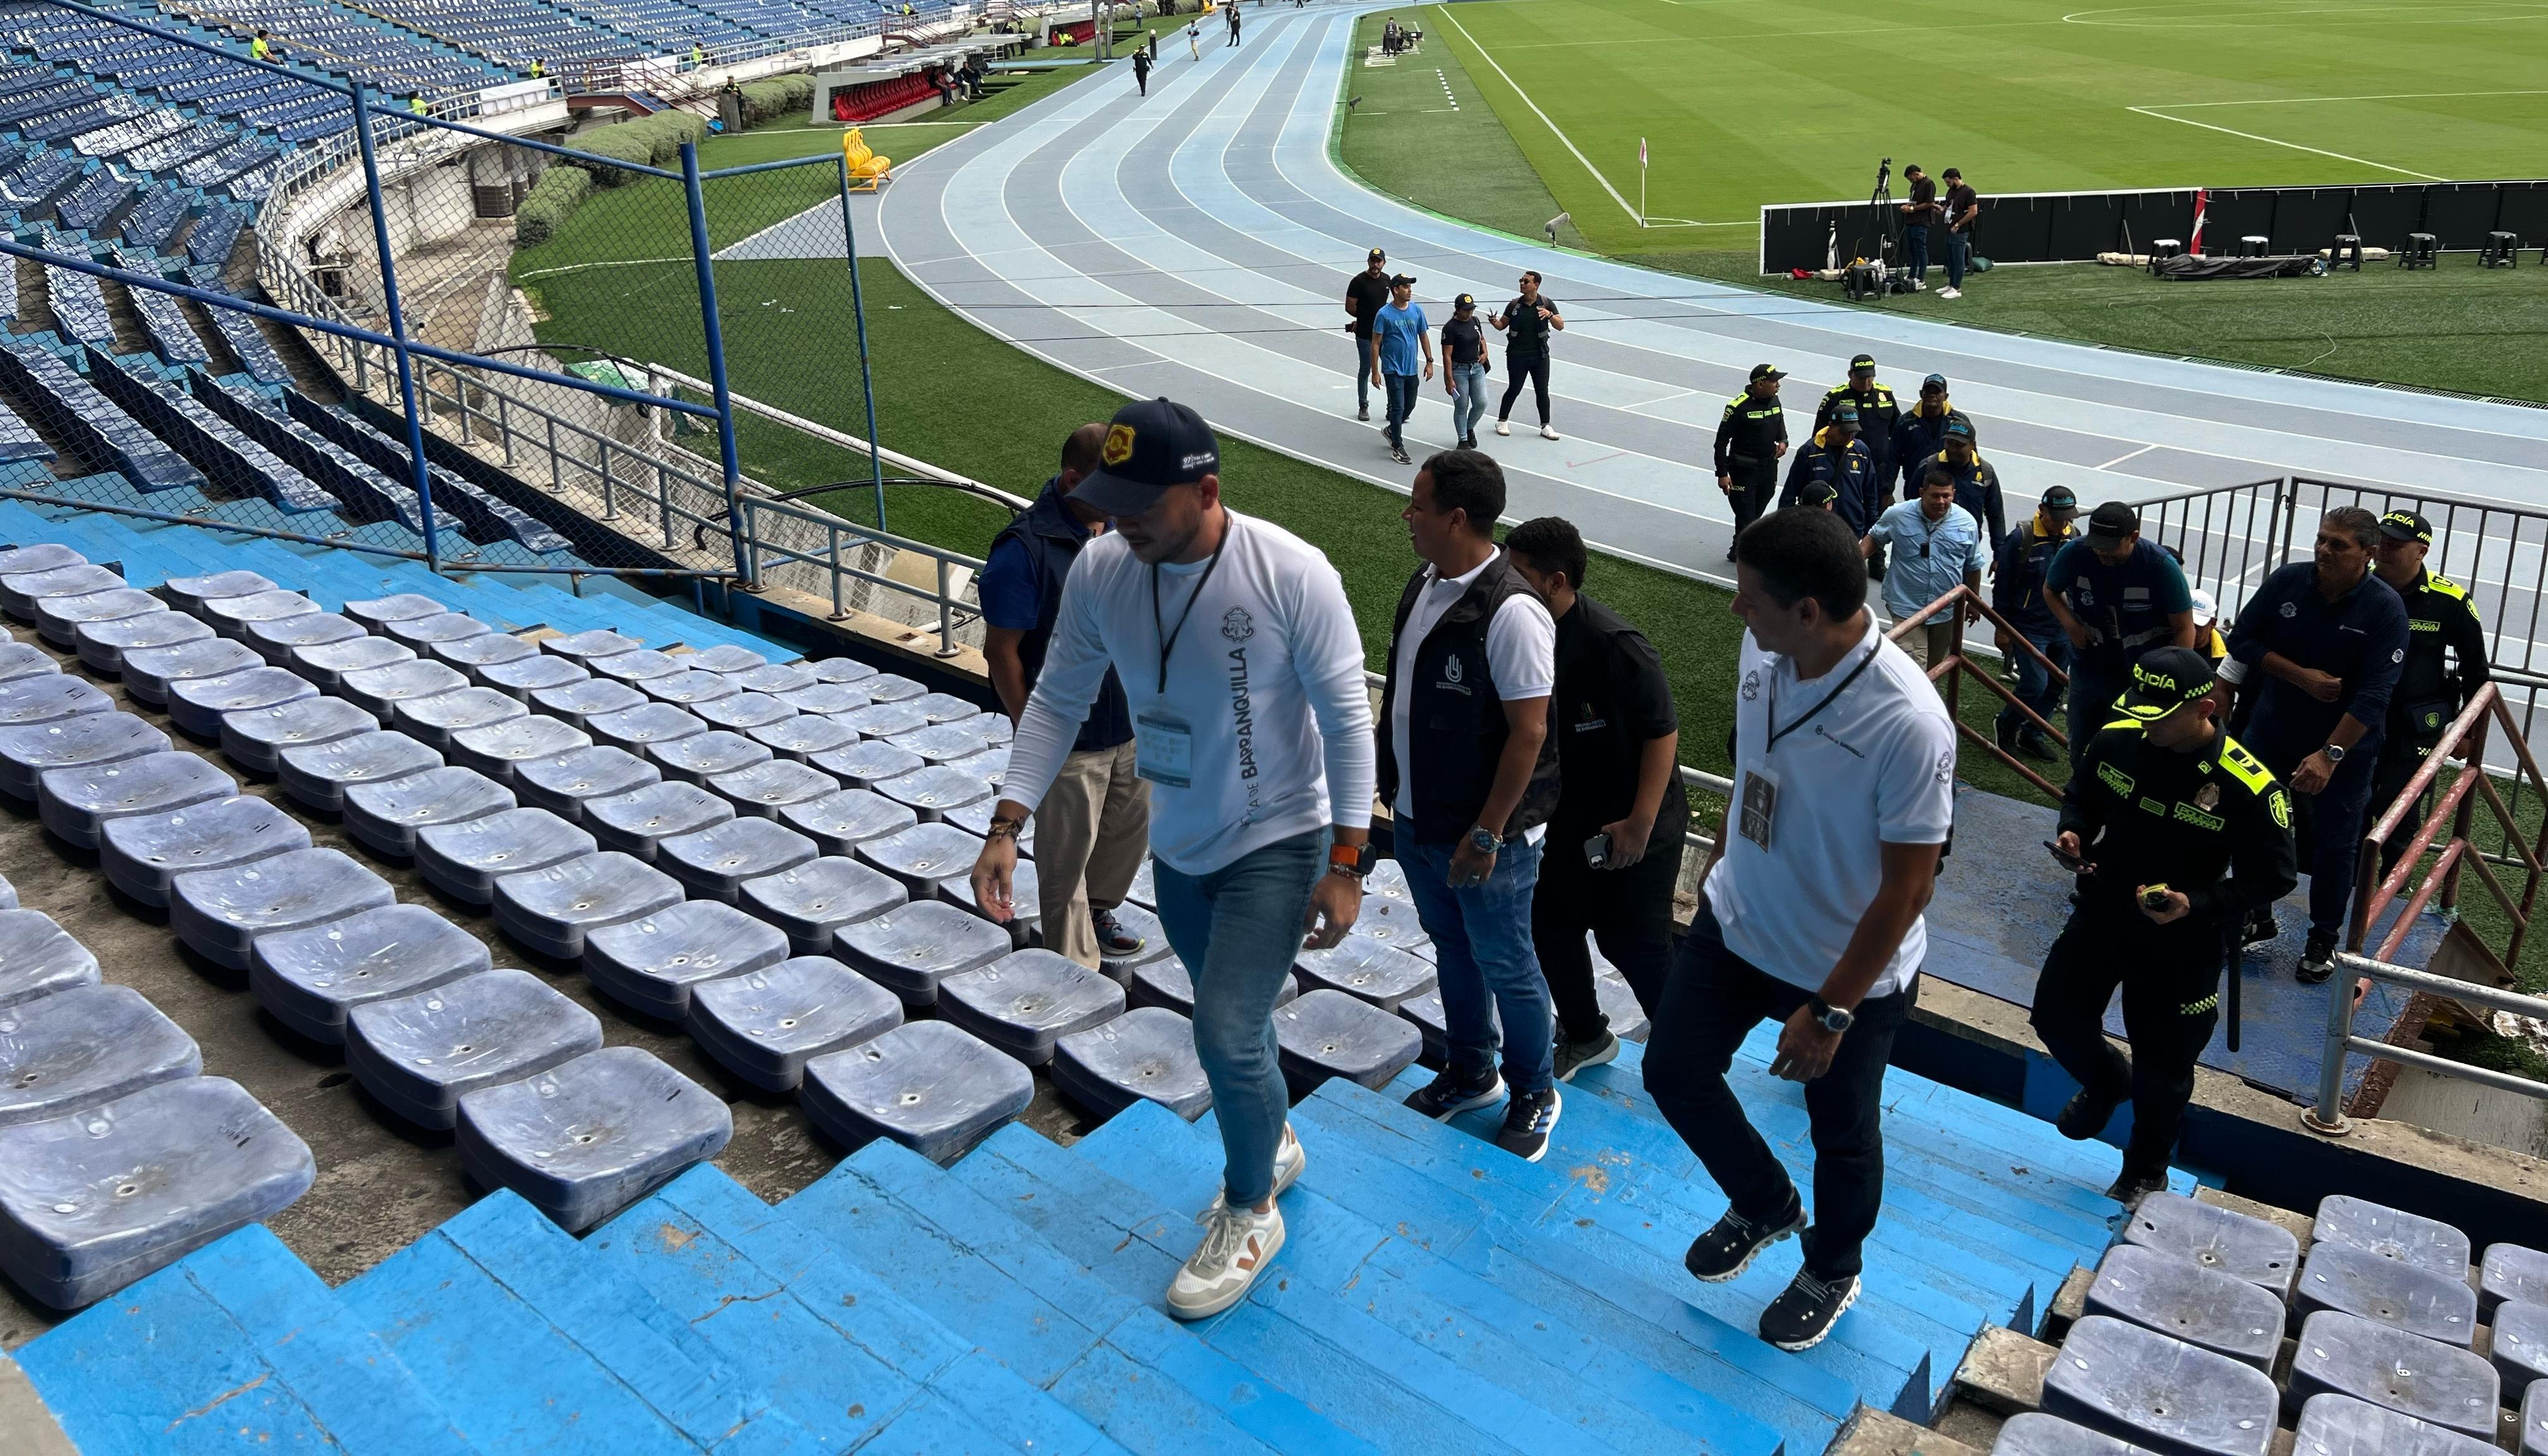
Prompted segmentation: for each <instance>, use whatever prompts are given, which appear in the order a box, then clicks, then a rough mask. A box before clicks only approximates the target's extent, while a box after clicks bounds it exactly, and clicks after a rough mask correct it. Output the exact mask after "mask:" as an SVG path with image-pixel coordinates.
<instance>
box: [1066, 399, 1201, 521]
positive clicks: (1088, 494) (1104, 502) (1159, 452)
mask: <svg viewBox="0 0 2548 1456" xmlns="http://www.w3.org/2000/svg"><path fill="white" fill-rule="evenodd" d="M1220 470H1221V443H1220V442H1219V441H1218V440H1216V439H1214V438H1213V434H1212V426H1211V425H1208V424H1206V423H1204V422H1203V416H1202V415H1200V414H1197V413H1196V412H1194V411H1193V410H1192V409H1187V408H1186V407H1185V406H1183V405H1180V404H1177V403H1176V402H1174V401H1172V400H1136V401H1134V402H1133V403H1132V404H1130V405H1127V406H1125V407H1124V408H1123V409H1118V410H1116V411H1115V417H1114V418H1113V419H1112V420H1110V421H1108V422H1107V425H1106V443H1105V444H1103V445H1101V446H1099V447H1098V451H1097V469H1096V470H1095V471H1093V472H1091V473H1090V474H1089V476H1088V478H1087V479H1086V480H1083V481H1081V482H1080V483H1079V485H1078V488H1077V489H1075V490H1073V491H1072V492H1071V493H1070V499H1071V500H1076V501H1078V502H1079V503H1081V504H1082V505H1085V506H1087V507H1089V508H1090V509H1092V510H1098V511H1102V512H1104V513H1105V514H1108V515H1138V514H1140V513H1141V512H1142V511H1144V510H1147V509H1149V508H1150V506H1151V505H1152V503H1154V502H1155V501H1157V500H1158V499H1159V497H1160V496H1161V495H1163V494H1165V493H1166V491H1167V489H1168V488H1169V487H1170V486H1183V485H1191V484H1193V483H1194V482H1196V481H1199V480H1202V479H1203V478H1204V477H1205V476H1208V475H1216V474H1218V473H1219V472H1220Z"/></svg>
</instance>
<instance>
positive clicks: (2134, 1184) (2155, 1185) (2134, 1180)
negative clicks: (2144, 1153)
mask: <svg viewBox="0 0 2548 1456" xmlns="http://www.w3.org/2000/svg"><path fill="white" fill-rule="evenodd" d="M2166 1187H2167V1172H2166V1170H2165V1169H2161V1170H2160V1171H2158V1172H2155V1173H2140V1172H2135V1171H2134V1170H2133V1169H2131V1168H2126V1169H2124V1171H2123V1173H2122V1175H2121V1176H2119V1177H2118V1178H2116V1179H2115V1181H2114V1183H2113V1184H2112V1185H2111V1186H2109V1187H2108V1188H2107V1189H2106V1196H2107V1197H2108V1198H2111V1199H2113V1200H2114V1201H2115V1202H2117V1203H2119V1204H2122V1205H2123V1206H2124V1207H2125V1208H2126V1209H2130V1208H2132V1207H2133V1206H2134V1205H2135V1204H2138V1203H2139V1202H2140V1201H2141V1197H2142V1195H2144V1194H2150V1193H2158V1192H2162V1191H2164V1190H2165V1189H2166Z"/></svg>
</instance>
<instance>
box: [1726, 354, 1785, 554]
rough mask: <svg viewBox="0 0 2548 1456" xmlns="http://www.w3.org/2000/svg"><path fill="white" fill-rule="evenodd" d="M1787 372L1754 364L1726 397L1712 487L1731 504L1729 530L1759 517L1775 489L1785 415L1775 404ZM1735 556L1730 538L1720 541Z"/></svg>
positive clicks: (1782, 452) (1737, 530)
mask: <svg viewBox="0 0 2548 1456" xmlns="http://www.w3.org/2000/svg"><path fill="white" fill-rule="evenodd" d="M1786 377H1787V372H1786V371H1785V370H1783V369H1779V368H1777V367H1775V366H1774V365H1769V364H1755V365H1753V366H1752V379H1751V382H1750V383H1749V384H1746V385H1745V386H1744V387H1743V393H1741V394H1739V395H1736V396H1735V397H1734V398H1733V399H1731V400H1729V401H1727V402H1726V405H1725V412H1724V413H1723V414H1722V415H1720V416H1718V418H1717V421H1716V489H1718V490H1720V491H1723V492H1724V493H1725V499H1726V501H1727V503H1729V504H1731V505H1732V506H1733V507H1734V534H1735V535H1737V536H1739V535H1741V534H1743V528H1744V527H1745V526H1748V525H1750V524H1752V522H1753V521H1754V520H1756V519H1758V518H1759V517H1760V514H1761V512H1762V511H1763V510H1764V509H1766V508H1767V507H1768V506H1769V503H1770V496H1771V493H1772V492H1774V491H1775V490H1777V488H1778V461H1779V460H1781V459H1782V458H1784V457H1785V455H1786V453H1787V415H1786V411H1785V410H1784V409H1782V408H1781V407H1780V406H1779V404H1778V381H1780V380H1782V379H1784V378H1786ZM1725 559H1726V560H1727V561H1732V560H1733V559H1734V543H1733V541H1731V540H1728V541H1727V542H1726V543H1725Z"/></svg>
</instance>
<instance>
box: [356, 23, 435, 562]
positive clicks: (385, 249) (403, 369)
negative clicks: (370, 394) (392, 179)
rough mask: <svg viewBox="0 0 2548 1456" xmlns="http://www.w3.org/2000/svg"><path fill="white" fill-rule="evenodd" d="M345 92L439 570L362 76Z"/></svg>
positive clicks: (418, 487) (422, 508) (431, 555)
mask: <svg viewBox="0 0 2548 1456" xmlns="http://www.w3.org/2000/svg"><path fill="white" fill-rule="evenodd" d="M345 85H346V88H347V91H348V94H349V95H351V96H352V98H353V103H354V144H355V145H356V146H358V147H360V148H361V149H362V156H363V191H364V193H365V194H366V195H367V196H368V197H369V198H370V200H371V204H372V250H373V251H374V252H375V253H377V254H379V256H380V264H381V305H382V307H383V308H384V309H385V310H387V311H388V313H389V317H390V337H391V338H394V339H396V340H398V347H397V349H396V350H395V351H394V352H395V353H396V355H397V357H398V381H399V403H400V405H401V407H402V408H403V409H405V410H406V412H407V451H408V459H409V462H410V463H411V464H412V465H413V466H414V467H415V481H414V486H415V504H416V512H417V518H418V520H419V521H420V522H421V523H422V524H423V526H424V564H425V566H426V567H428V568H430V569H432V570H434V571H440V570H441V569H442V551H441V547H440V544H439V542H438V541H437V540H436V532H435V531H434V525H433V480H432V476H431V474H430V473H429V472H428V471H426V469H425V468H424V466H425V461H424V416H423V414H422V413H421V412H420V410H419V409H418V406H417V402H416V395H415V366H414V361H413V358H412V356H411V355H409V353H408V347H407V315H406V314H405V313H404V312H403V311H402V310H401V309H400V308H399V287H398V265H397V264H395V263H393V262H391V261H390V215H389V210H388V208H387V207H386V205H384V204H383V202H382V201H381V167H380V161H379V159H378V158H377V157H375V156H374V155H373V154H372V123H371V109H370V107H369V105H368V104H366V102H365V101H364V99H363V81H362V77H360V76H358V75H355V74H353V73H351V72H348V73H347V74H346V76H345Z"/></svg>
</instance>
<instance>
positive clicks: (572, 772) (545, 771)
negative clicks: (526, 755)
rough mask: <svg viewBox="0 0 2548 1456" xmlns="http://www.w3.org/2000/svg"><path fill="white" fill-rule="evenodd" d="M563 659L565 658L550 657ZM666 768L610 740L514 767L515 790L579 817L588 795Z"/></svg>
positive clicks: (620, 789) (647, 779) (630, 785)
mask: <svg viewBox="0 0 2548 1456" xmlns="http://www.w3.org/2000/svg"><path fill="white" fill-rule="evenodd" d="M549 661H551V662H563V661H564V659H563V658H551V659H549ZM663 776H664V772H663V771H662V770H660V769H658V768H656V767H655V766H654V765H652V764H650V763H648V762H646V761H645V760H644V759H641V758H639V757H637V756H636V755H635V754H632V753H630V752H628V751H627V750H626V749H624V748H612V747H610V746H609V745H607V744H598V743H596V744H593V745H592V746H590V747H587V748H571V749H568V750H567V751H566V752H565V753H562V754H560V755H558V756H557V757H556V758H553V759H540V760H537V761H535V762H532V763H528V764H523V765H521V766H520V767H518V768H516V769H514V770H513V792H514V793H516V794H518V795H520V797H521V800H522V802H523V803H526V804H529V805H531V806H532V807H533V808H538V809H546V810H548V811H549V812H550V813H552V814H556V815H558V816H559V817H561V818H565V819H577V820H580V819H582V818H583V817H584V805H585V802H586V801H587V800H589V799H605V798H609V797H611V796H612V795H614V794H623V793H626V792H628V791H629V790H630V789H635V788H643V787H645V786H646V785H647V784H650V783H655V782H658V781H660V780H661V779H662V778H663Z"/></svg>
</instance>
